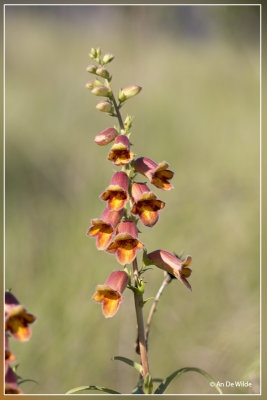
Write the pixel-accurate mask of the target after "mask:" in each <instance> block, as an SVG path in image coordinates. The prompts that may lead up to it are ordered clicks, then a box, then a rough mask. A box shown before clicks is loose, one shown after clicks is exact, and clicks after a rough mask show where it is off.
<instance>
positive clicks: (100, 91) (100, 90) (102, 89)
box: [91, 85, 110, 96]
mask: <svg viewBox="0 0 267 400" xmlns="http://www.w3.org/2000/svg"><path fill="white" fill-rule="evenodd" d="M91 93H93V94H95V95H96V96H108V95H109V93H110V90H109V88H107V87H106V86H104V85H100V86H95V87H94V88H93V89H92V90H91Z"/></svg>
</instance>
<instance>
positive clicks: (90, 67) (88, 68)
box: [86, 65, 96, 74]
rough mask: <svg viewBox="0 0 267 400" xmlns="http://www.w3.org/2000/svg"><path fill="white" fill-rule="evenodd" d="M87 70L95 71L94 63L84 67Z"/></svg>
mask: <svg viewBox="0 0 267 400" xmlns="http://www.w3.org/2000/svg"><path fill="white" fill-rule="evenodd" d="M86 71H87V72H91V73H92V74H95V73H96V66H95V65H88V67H87V68H86Z"/></svg>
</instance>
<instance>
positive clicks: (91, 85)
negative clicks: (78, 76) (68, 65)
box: [85, 81, 95, 90]
mask: <svg viewBox="0 0 267 400" xmlns="http://www.w3.org/2000/svg"><path fill="white" fill-rule="evenodd" d="M85 87H86V89H90V90H91V89H93V87H95V81H89V82H87V83H86V85H85Z"/></svg>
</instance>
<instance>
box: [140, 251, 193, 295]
mask: <svg viewBox="0 0 267 400" xmlns="http://www.w3.org/2000/svg"><path fill="white" fill-rule="evenodd" d="M146 257H147V258H148V259H149V260H150V261H152V264H154V265H156V267H159V268H161V269H163V270H164V271H167V272H168V273H169V274H171V275H173V276H175V277H176V278H178V279H179V280H180V281H181V282H183V284H184V285H185V286H186V287H187V288H188V289H190V290H192V288H191V285H190V283H189V282H188V281H187V279H186V278H189V276H190V275H191V272H192V271H191V269H190V268H188V266H189V265H190V264H191V262H192V257H191V256H187V257H186V259H185V261H182V260H180V258H178V257H177V256H174V255H173V254H171V253H169V252H168V251H165V250H155V251H152V253H149V254H147V255H146Z"/></svg>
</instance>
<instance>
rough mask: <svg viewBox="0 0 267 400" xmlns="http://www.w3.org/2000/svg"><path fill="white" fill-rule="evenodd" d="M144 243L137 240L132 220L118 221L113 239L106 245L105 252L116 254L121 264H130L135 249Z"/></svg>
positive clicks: (139, 248)
mask: <svg viewBox="0 0 267 400" xmlns="http://www.w3.org/2000/svg"><path fill="white" fill-rule="evenodd" d="M143 247H144V245H143V244H142V243H141V242H140V241H139V240H138V233H137V227H136V225H135V223H134V222H133V221H124V222H120V223H119V225H118V228H117V232H116V236H115V238H114V241H113V242H112V243H111V244H110V245H109V246H108V248H107V250H106V251H107V252H108V253H111V254H116V257H117V260H118V262H119V263H120V264H121V265H125V264H130V263H131V262H132V261H133V260H134V259H135V257H136V251H138V250H141V249H142V248H143Z"/></svg>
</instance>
